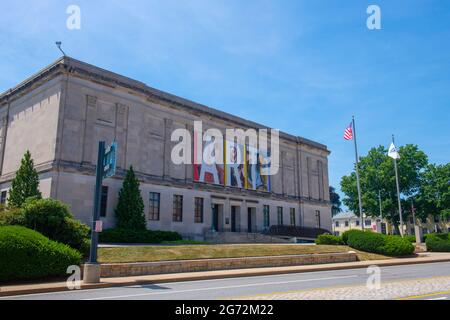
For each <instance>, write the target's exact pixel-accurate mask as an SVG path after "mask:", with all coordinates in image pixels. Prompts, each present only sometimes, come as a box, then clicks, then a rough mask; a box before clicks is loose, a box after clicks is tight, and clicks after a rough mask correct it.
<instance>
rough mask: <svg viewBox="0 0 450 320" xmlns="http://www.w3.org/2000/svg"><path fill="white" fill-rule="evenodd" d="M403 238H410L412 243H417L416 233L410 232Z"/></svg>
mask: <svg viewBox="0 0 450 320" xmlns="http://www.w3.org/2000/svg"><path fill="white" fill-rule="evenodd" d="M398 237H400V238H401V236H398ZM403 238H404V239H406V240H408V241H409V242H411V243H416V236H415V235H412V234H408V235H405V236H404V237H403Z"/></svg>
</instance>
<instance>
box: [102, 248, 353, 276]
mask: <svg viewBox="0 0 450 320" xmlns="http://www.w3.org/2000/svg"><path fill="white" fill-rule="evenodd" d="M353 261H357V256H356V253H355V252H343V253H329V254H305V255H287V256H267V257H242V258H226V259H198V260H178V261H158V262H138V263H107V264H102V265H101V277H127V276H140V275H152V274H165V273H181V272H194V271H213V270H229V269H246V268H264V267H287V266H299V265H311V264H324V263H338V262H353Z"/></svg>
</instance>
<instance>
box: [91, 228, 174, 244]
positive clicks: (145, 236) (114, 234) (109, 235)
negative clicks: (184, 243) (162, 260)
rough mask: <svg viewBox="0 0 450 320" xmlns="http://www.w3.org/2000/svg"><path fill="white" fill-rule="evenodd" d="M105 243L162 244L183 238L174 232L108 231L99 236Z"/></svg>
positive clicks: (117, 229)
mask: <svg viewBox="0 0 450 320" xmlns="http://www.w3.org/2000/svg"><path fill="white" fill-rule="evenodd" d="M99 240H100V242H103V243H161V242H163V241H179V240H182V237H181V235H180V234H179V233H177V232H173V231H153V230H130V229H119V228H116V229H107V230H104V231H103V232H101V233H100V234H99Z"/></svg>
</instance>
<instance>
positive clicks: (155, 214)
mask: <svg viewBox="0 0 450 320" xmlns="http://www.w3.org/2000/svg"><path fill="white" fill-rule="evenodd" d="M160 206H161V194H160V193H158V192H150V196H149V219H150V220H159V211H160Z"/></svg>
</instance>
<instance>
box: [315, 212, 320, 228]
mask: <svg viewBox="0 0 450 320" xmlns="http://www.w3.org/2000/svg"><path fill="white" fill-rule="evenodd" d="M316 227H317V228H320V211H319V210H316Z"/></svg>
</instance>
